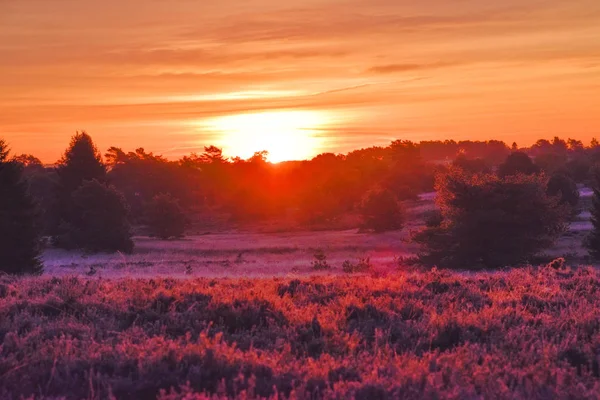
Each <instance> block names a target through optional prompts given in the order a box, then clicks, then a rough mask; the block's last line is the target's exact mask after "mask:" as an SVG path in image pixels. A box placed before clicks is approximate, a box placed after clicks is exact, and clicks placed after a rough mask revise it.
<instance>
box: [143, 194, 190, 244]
mask: <svg viewBox="0 0 600 400" xmlns="http://www.w3.org/2000/svg"><path fill="white" fill-rule="evenodd" d="M147 222H148V227H149V228H150V234H151V235H152V236H156V237H158V238H160V239H163V240H166V239H170V238H181V237H183V236H184V234H185V227H186V224H187V219H186V216H185V213H184V211H183V209H182V208H181V206H180V205H179V201H178V200H177V199H174V198H173V197H172V196H171V195H170V194H159V195H156V196H154V198H153V199H152V202H150V204H149V205H148V210H147Z"/></svg>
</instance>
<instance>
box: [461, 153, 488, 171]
mask: <svg viewBox="0 0 600 400" xmlns="http://www.w3.org/2000/svg"><path fill="white" fill-rule="evenodd" d="M452 165H453V166H454V167H457V168H460V169H462V170H463V171H465V172H468V173H471V174H483V173H490V172H491V170H490V167H489V165H487V163H486V162H485V160H484V159H482V158H474V159H471V158H467V156H465V155H464V154H459V155H458V157H456V159H454V161H452Z"/></svg>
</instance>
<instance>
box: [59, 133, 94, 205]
mask: <svg viewBox="0 0 600 400" xmlns="http://www.w3.org/2000/svg"><path fill="white" fill-rule="evenodd" d="M57 172H58V176H59V178H60V183H61V186H62V189H61V190H62V191H63V192H64V193H66V194H69V195H70V194H71V193H73V192H74V191H75V190H76V189H77V188H79V187H80V186H81V184H82V183H83V182H84V181H91V180H93V179H96V180H97V181H100V182H103V181H105V180H106V167H105V166H104V164H103V163H102V157H101V156H100V153H99V152H98V149H97V148H96V146H95V145H94V142H93V140H92V138H91V137H90V135H88V134H87V133H85V132H81V133H79V132H77V133H76V134H75V135H74V136H73V137H72V138H71V143H70V144H69V147H68V148H67V150H66V151H65V154H64V155H63V157H62V159H61V160H60V161H59V163H58V168H57Z"/></svg>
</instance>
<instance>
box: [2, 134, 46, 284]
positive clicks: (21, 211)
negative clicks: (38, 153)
mask: <svg viewBox="0 0 600 400" xmlns="http://www.w3.org/2000/svg"><path fill="white" fill-rule="evenodd" d="M0 193H1V195H0V238H1V239H0V272H5V273H9V274H40V273H41V272H42V263H41V261H40V237H39V236H40V232H39V226H38V224H37V222H38V221H37V209H36V206H35V203H34V202H33V200H32V199H31V197H30V195H29V193H28V190H27V182H26V181H25V180H24V179H23V167H22V165H21V164H20V163H18V162H16V161H12V160H11V161H9V160H8V147H7V145H6V142H4V140H2V139H0Z"/></svg>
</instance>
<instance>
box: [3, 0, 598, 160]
mask: <svg viewBox="0 0 600 400" xmlns="http://www.w3.org/2000/svg"><path fill="white" fill-rule="evenodd" d="M0 88H2V90H0V136H1V137H4V138H5V139H6V140H7V141H9V142H10V143H11V147H12V148H13V151H15V152H17V153H25V152H26V153H32V154H35V155H37V156H38V157H40V158H41V159H42V160H43V161H45V162H48V163H51V162H55V161H56V160H57V159H58V158H59V157H60V154H61V152H62V151H63V150H64V147H65V145H66V144H67V143H68V141H69V138H70V136H71V135H72V134H73V133H74V132H75V131H76V130H87V131H88V132H89V133H90V134H91V135H92V136H93V137H94V139H95V141H96V142H97V143H98V146H99V148H100V149H101V150H102V151H104V150H106V149H107V148H108V147H110V146H119V147H122V148H124V149H128V150H130V149H135V148H138V147H144V148H146V149H147V150H149V151H154V152H156V153H160V154H164V155H166V156H167V157H170V158H176V157H179V156H182V155H184V154H189V152H191V151H196V152H198V151H202V147H203V146H205V145H222V146H224V147H225V149H224V150H225V152H226V153H229V154H232V155H239V156H242V157H245V156H249V155H252V153H253V152H254V151H259V150H263V149H266V150H270V151H271V153H272V154H271V159H272V160H281V159H284V158H298V157H310V156H312V155H314V154H315V152H319V151H322V150H325V151H331V152H345V151H349V150H352V149H356V148H361V147H368V146H373V145H386V144H388V143H389V141H390V140H392V139H408V140H415V141H419V140H425V139H426V140H431V139H440V140H444V139H456V140H464V139H474V140H482V139H491V138H494V139H500V140H505V141H507V142H509V143H512V142H513V141H517V142H518V143H519V145H522V146H525V145H529V144H532V143H533V142H534V141H535V140H537V139H539V138H540V137H552V136H554V135H559V136H564V137H573V138H577V139H581V140H583V141H585V142H589V140H590V139H591V138H592V137H593V136H600V113H598V111H597V109H598V104H600V91H599V90H598V88H600V1H598V0H578V1H565V0H530V1H525V2H524V1H523V0H505V1H492V0H461V1H455V0H423V1H418V2H416V1H413V0H375V1H358V0H289V1H285V2H282V1H276V0H251V1H250V0H221V1H218V2H211V1H148V0H127V1H123V0H105V1H101V2H100V1H78V2H77V1H71V0H0ZM278 110H286V111H278ZM282 113H284V114H282ZM285 113H287V114H285ZM233 115H235V117H225V116H233ZM332 116H333V117H334V118H333V120H332ZM348 117H351V118H348ZM276 131H277V133H276ZM242 144H243V145H242ZM243 146H247V148H245V149H243V148H242V147H243Z"/></svg>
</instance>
